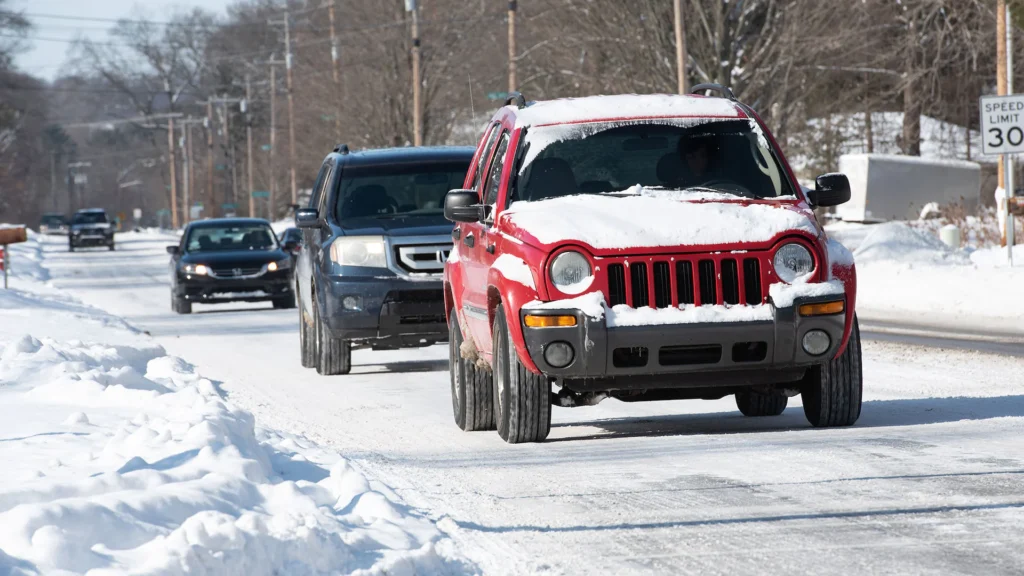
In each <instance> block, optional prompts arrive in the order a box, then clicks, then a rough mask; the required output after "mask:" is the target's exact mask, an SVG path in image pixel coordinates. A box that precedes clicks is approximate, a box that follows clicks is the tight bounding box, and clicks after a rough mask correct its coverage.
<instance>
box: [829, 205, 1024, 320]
mask: <svg viewBox="0 0 1024 576" xmlns="http://www.w3.org/2000/svg"><path fill="white" fill-rule="evenodd" d="M828 234H829V236H830V237H832V238H835V239H836V240H838V241H840V242H842V243H843V244H844V245H846V246H847V248H849V249H850V250H851V251H853V254H854V259H855V260H856V263H857V311H858V314H859V315H860V316H861V319H862V320H884V321H888V322H898V323H910V324H919V325H921V326H927V327H934V328H937V329H956V330H968V331H977V332H997V333H1006V334H1012V335H1020V336H1024V298H1020V297H1019V295H1018V292H1019V289H1020V287H1021V286H1024V246H1017V247H1016V249H1015V252H1014V254H1015V260H1016V262H1017V266H1016V267H1014V268H1008V267H1007V266H1006V263H1005V249H999V248H986V249H980V250H972V249H970V248H966V249H961V250H958V251H953V250H950V249H949V248H947V247H946V246H945V245H944V244H942V242H940V241H939V239H938V237H937V236H935V235H934V234H932V233H930V232H928V231H925V230H920V229H918V228H915V227H911V226H909V225H907V224H906V223H904V222H890V223H887V224H876V225H856V224H833V225H830V226H829V227H828Z"/></svg>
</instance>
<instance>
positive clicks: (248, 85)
mask: <svg viewBox="0 0 1024 576" xmlns="http://www.w3.org/2000/svg"><path fill="white" fill-rule="evenodd" d="M250 106H252V78H251V77H250V76H249V73H248V72H246V73H245V101H244V105H243V107H242V112H243V113H244V114H245V171H246V191H247V192H248V194H247V196H249V217H250V218H255V217H256V199H255V198H253V197H252V192H253V188H252V116H251V115H250V114H249V107H250Z"/></svg>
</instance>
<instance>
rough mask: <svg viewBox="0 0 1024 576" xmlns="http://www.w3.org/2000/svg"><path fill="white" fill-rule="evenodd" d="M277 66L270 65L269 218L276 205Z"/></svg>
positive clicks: (272, 215)
mask: <svg viewBox="0 0 1024 576" xmlns="http://www.w3.org/2000/svg"><path fill="white" fill-rule="evenodd" d="M276 159H277V68H275V67H274V66H273V65H272V66H271V67H270V197H269V198H267V211H268V212H269V215H270V219H271V220H272V219H273V218H274V209H275V207H276V206H277V165H276V163H275V161H276Z"/></svg>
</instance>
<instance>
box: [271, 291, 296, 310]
mask: <svg viewBox="0 0 1024 576" xmlns="http://www.w3.org/2000/svg"><path fill="white" fill-rule="evenodd" d="M273 303H274V309H275V310H285V309H290V308H295V297H294V296H292V295H291V294H289V295H288V296H285V297H284V298H274V300H273Z"/></svg>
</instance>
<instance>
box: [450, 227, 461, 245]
mask: <svg viewBox="0 0 1024 576" xmlns="http://www.w3.org/2000/svg"><path fill="white" fill-rule="evenodd" d="M460 237H462V229H461V228H452V240H455V241H456V242H457V241H458V240H459V238H460Z"/></svg>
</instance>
